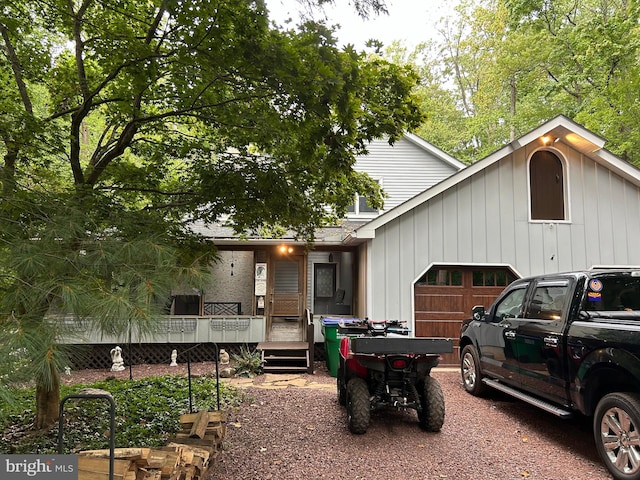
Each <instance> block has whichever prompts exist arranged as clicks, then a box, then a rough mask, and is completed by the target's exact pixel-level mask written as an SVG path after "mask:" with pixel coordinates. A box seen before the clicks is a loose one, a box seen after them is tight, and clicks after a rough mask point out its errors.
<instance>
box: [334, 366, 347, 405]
mask: <svg viewBox="0 0 640 480" xmlns="http://www.w3.org/2000/svg"><path fill="white" fill-rule="evenodd" d="M340 363H341V364H342V361H340ZM336 387H337V390H338V403H339V404H340V405H342V406H343V407H344V406H345V405H346V404H347V383H346V382H345V380H344V366H343V365H340V366H339V367H338V379H337V380H336Z"/></svg>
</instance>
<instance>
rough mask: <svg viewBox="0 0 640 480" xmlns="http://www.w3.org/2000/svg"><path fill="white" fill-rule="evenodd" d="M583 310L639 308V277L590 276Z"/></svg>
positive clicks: (626, 309) (629, 309) (632, 309)
mask: <svg viewBox="0 0 640 480" xmlns="http://www.w3.org/2000/svg"><path fill="white" fill-rule="evenodd" d="M583 308H584V310H588V311H634V310H640V277H632V276H603V277H597V278H592V279H590V280H589V284H588V286H587V295H586V297H585V300H584V306H583Z"/></svg>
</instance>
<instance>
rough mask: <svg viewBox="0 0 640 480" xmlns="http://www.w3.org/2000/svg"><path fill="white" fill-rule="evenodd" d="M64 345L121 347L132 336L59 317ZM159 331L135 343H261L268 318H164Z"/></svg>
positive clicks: (134, 337) (135, 339)
mask: <svg viewBox="0 0 640 480" xmlns="http://www.w3.org/2000/svg"><path fill="white" fill-rule="evenodd" d="M55 321H59V322H60V323H61V325H60V332H61V333H60V342H61V343H66V344H74V343H88V344H117V343H124V342H128V341H129V334H128V333H126V332H125V333H122V334H121V335H109V334H101V333H100V332H98V331H96V329H95V328H93V326H92V325H91V320H81V321H78V320H75V319H73V318H69V317H66V318H59V317H58V318H57V319H56V320H55ZM154 324H155V331H154V332H153V333H150V334H146V335H145V336H144V337H141V336H139V335H137V334H136V333H135V332H132V335H131V342H132V343H208V342H215V343H258V342H262V341H265V339H266V318H265V317H263V316H251V315H229V316H207V317H199V316H195V315H184V316H170V317H160V318H158V319H157V322H154Z"/></svg>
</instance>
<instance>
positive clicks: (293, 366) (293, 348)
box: [258, 342, 313, 373]
mask: <svg viewBox="0 0 640 480" xmlns="http://www.w3.org/2000/svg"><path fill="white" fill-rule="evenodd" d="M258 350H260V351H261V360H262V369H263V371H264V372H267V373H283V372H301V371H306V372H309V373H313V360H312V359H311V358H310V355H309V344H308V343H307V342H261V343H259V344H258Z"/></svg>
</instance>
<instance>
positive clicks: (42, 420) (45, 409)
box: [34, 365, 60, 430]
mask: <svg viewBox="0 0 640 480" xmlns="http://www.w3.org/2000/svg"><path fill="white" fill-rule="evenodd" d="M50 368H51V377H52V384H51V385H37V386H36V419H35V423H34V427H35V428H36V429H37V430H41V429H44V428H49V427H50V426H52V425H53V424H54V423H55V422H56V420H58V412H59V408H60V407H59V405H60V375H59V374H58V372H57V371H56V369H55V367H54V366H53V365H51V366H50Z"/></svg>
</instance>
